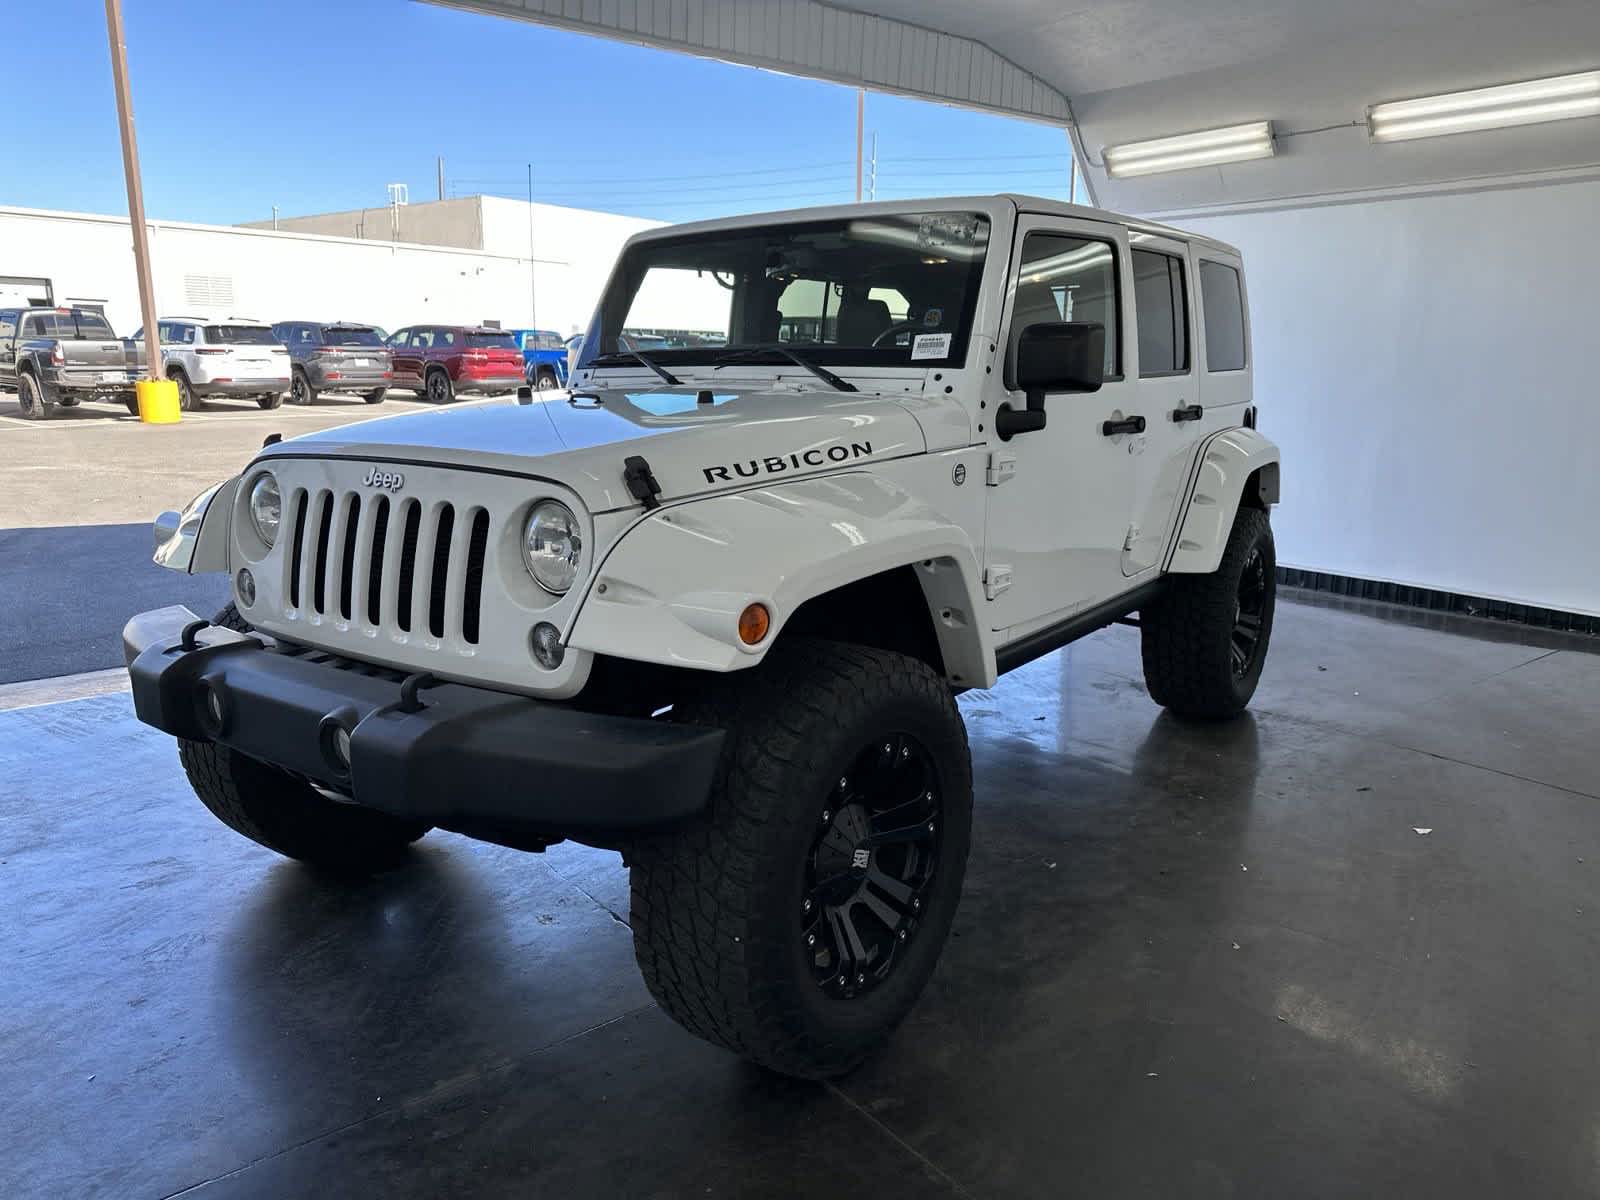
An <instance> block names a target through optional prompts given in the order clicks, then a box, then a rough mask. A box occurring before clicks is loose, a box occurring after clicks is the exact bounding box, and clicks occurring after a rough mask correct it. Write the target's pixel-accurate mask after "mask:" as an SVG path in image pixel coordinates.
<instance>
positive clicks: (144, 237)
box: [106, 0, 162, 380]
mask: <svg viewBox="0 0 1600 1200" xmlns="http://www.w3.org/2000/svg"><path fill="white" fill-rule="evenodd" d="M106 36H107V37H108V38H109V39H110V41H111V74H112V78H113V79H114V80H115V82H116V90H117V126H118V129H119V130H120V131H121V133H122V171H123V174H124V175H125V176H127V180H128V221H129V223H130V224H131V225H132V226H133V269H134V272H135V273H136V274H137V275H138V277H139V311H140V313H141V315H142V316H143V317H144V353H145V367H146V369H147V370H148V372H149V374H148V376H147V378H149V379H151V380H157V379H160V378H161V376H162V371H161V333H160V331H159V330H158V329H157V328H156V287H155V281H154V280H153V279H152V278H151V275H150V232H149V230H148V229H147V228H146V226H145V223H144V188H143V187H142V186H141V185H140V182H139V145H138V142H137V141H135V140H134V136H133V97H132V95H131V94H130V92H129V90H128V46H127V39H126V36H125V35H124V33H123V28H122V0H106Z"/></svg>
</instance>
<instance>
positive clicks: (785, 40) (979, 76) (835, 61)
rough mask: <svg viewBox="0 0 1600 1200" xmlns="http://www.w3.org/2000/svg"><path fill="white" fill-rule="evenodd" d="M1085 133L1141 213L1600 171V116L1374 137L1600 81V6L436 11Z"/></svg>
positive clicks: (754, 1) (1175, 1)
mask: <svg viewBox="0 0 1600 1200" xmlns="http://www.w3.org/2000/svg"><path fill="white" fill-rule="evenodd" d="M430 2H433V3H445V4H449V5H451V6H453V7H458V8H468V9H473V10H476V11H480V12H486V13H493V14H497V15H502V16H509V17H515V18H518V19H522V20H527V21H533V22H537V23H541V24H548V25H557V26H561V27H563V28H567V29H573V30H578V31H580V32H584V33H591V34H596V35H598V36H603V37H609V38H614V39H621V40H626V41H631V42H636V43H640V44H643V45H649V46H658V47H662V48H666V49H673V50H679V51H684V52H687V53H692V54H699V55H704V56H707V57H712V58H719V59H723V60H726V61H730V62H737V63H743V64H747V65H751V66H759V67H767V68H771V69H775V70H780V71H786V72H789V73H791V74H796V75H807V76H813V77H816V78H820V79H828V80H833V81H835V82H839V83H845V84H850V85H859V86H864V87H867V88H870V89H874V90H878V91H885V92H896V93H901V94H905V95H911V96H920V97H923V98H927V99H932V100H939V101H945V102H948V103H952V104H960V105H966V106H970V107H976V108H984V109H990V110H993V111H997V112H1003V113H1007V114H1011V115H1015V116H1019V117H1026V118H1029V119H1033V120H1041V121H1049V122H1058V123H1060V124H1062V125H1063V126H1065V127H1067V129H1068V131H1069V132H1070V133H1071V134H1072V136H1073V139H1074V144H1075V145H1076V146H1077V147H1078V148H1079V151H1080V158H1081V159H1083V160H1084V161H1085V164H1086V174H1087V180H1088V182H1089V184H1090V186H1091V189H1092V191H1093V194H1094V196H1095V198H1096V200H1097V201H1098V202H1100V203H1104V204H1107V205H1110V206H1113V207H1117V208H1121V209H1124V210H1127V211H1133V212H1178V211H1186V210H1192V209H1197V208H1203V207H1211V206H1233V205H1239V204H1253V203H1258V202H1265V203H1273V202H1280V203H1281V202H1285V201H1300V200H1305V199H1309V198H1315V197H1319V196H1328V195H1331V194H1335V193H1340V192H1352V191H1360V190H1366V189H1376V188H1402V189H1403V188H1409V187H1416V186H1419V185H1421V186H1426V185H1432V184H1439V183H1446V182H1451V181H1457V180H1471V179H1481V178H1483V177H1487V176H1506V175H1512V174H1523V173H1536V172H1547V171H1561V172H1584V173H1587V172H1589V171H1594V172H1596V173H1600V118H1595V117H1591V118H1582V119H1578V120H1571V121H1559V122H1554V123H1551V124H1547V125H1534V126H1524V127H1521V128H1515V129H1505V130H1493V131H1486V132H1481V133H1471V134H1459V135H1455V136H1451V137H1440V138H1429V139H1426V140H1422V141H1415V142H1405V143H1390V144H1375V143H1372V142H1370V141H1369V140H1368V137H1367V132H1366V127H1365V117H1366V109H1367V106H1368V105H1371V104H1375V103H1378V102H1380V101H1384V100H1394V99H1400V98H1404V97H1408V96H1417V95H1426V94H1431V93H1438V92H1448V91H1456V90H1461V89H1465V88H1472V87H1480V86H1485V85H1488V84H1494V83H1504V82H1510V81H1515V80H1521V79H1530V78H1536V77H1539V76H1544V75H1557V74H1563V73H1566V72H1572V71H1581V70H1586V69H1593V68H1597V67H1600V0H1099V2H1090V0H862V2H852V3H850V4H849V5H834V4H825V3H821V2H820V0H430ZM1263 119H1265V120H1270V121H1272V122H1273V125H1274V130H1275V133H1276V134H1277V139H1278V141H1277V155H1276V156H1275V157H1273V158H1268V159H1261V160H1257V161H1253V162H1244V163H1237V164H1231V165H1227V166H1221V167H1205V168H1197V169H1194V170H1188V171H1181V172H1174V173H1171V174H1165V175H1151V176H1144V177H1141V178H1135V179H1121V180H1115V179H1109V178H1108V177H1107V176H1106V174H1105V171H1104V168H1103V166H1102V165H1101V152H1102V150H1103V148H1104V147H1105V146H1108V145H1116V144H1119V143H1121V142H1126V141H1136V140H1142V139H1145V138H1154V137H1161V136H1163V135H1167V134H1174V133H1184V132H1188V131H1191V130H1196V129H1206V128H1211V127H1215V126H1221V125H1231V124H1236V123H1240V122H1245V121H1254V120H1263Z"/></svg>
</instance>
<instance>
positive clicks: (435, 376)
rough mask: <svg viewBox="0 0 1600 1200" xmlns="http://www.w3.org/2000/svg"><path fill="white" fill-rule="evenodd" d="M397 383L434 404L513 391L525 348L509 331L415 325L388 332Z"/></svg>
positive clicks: (396, 385) (518, 383) (519, 376)
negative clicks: (458, 396)
mask: <svg viewBox="0 0 1600 1200" xmlns="http://www.w3.org/2000/svg"><path fill="white" fill-rule="evenodd" d="M389 350H390V352H391V354H392V355H393V357H394V383H393V384H392V385H391V386H393V387H397V388H406V389H409V390H410V391H413V392H416V393H417V394H418V395H419V396H426V397H427V398H428V399H429V400H432V401H433V402H434V403H435V404H448V403H450V401H452V400H454V399H455V398H456V396H457V395H461V394H472V393H477V394H479V395H487V394H489V393H492V392H514V391H516V390H517V388H519V387H521V386H522V384H523V382H524V380H523V378H522V350H521V349H520V348H519V347H518V346H517V339H516V337H515V335H514V334H512V332H511V331H510V330H509V329H489V328H485V327H482V326H473V325H412V326H410V327H408V328H406V329H401V330H399V331H397V332H395V333H392V334H390V335H389Z"/></svg>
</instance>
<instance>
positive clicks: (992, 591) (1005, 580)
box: [983, 563, 1011, 600]
mask: <svg viewBox="0 0 1600 1200" xmlns="http://www.w3.org/2000/svg"><path fill="white" fill-rule="evenodd" d="M1010 586H1011V568H1010V567H1008V566H1006V565H1004V564H1002V563H995V564H994V565H993V566H991V567H989V568H988V569H986V570H985V571H984V573H983V594H984V595H985V596H987V597H988V598H989V599H990V600H993V599H994V598H995V597H996V596H998V595H999V594H1000V593H1001V592H1003V591H1005V590H1006V589H1007V588H1008V587H1010Z"/></svg>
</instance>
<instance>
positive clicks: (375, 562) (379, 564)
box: [367, 496, 389, 625]
mask: <svg viewBox="0 0 1600 1200" xmlns="http://www.w3.org/2000/svg"><path fill="white" fill-rule="evenodd" d="M376 511H377V515H376V516H375V517H374V518H373V524H372V554H371V555H370V557H369V560H368V564H367V624H369V625H378V624H381V623H382V621H383V550H384V546H385V545H386V544H387V542H388V540H389V497H387V496H379V497H378V505H377V510H376Z"/></svg>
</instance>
